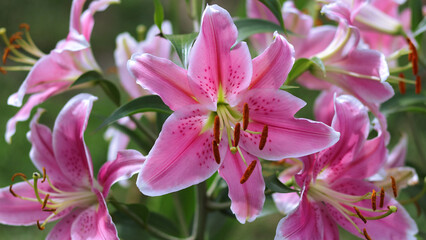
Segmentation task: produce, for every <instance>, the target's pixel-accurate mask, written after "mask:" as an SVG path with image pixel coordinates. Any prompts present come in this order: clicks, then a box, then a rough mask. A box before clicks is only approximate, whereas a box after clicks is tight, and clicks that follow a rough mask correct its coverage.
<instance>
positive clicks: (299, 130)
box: [239, 89, 339, 160]
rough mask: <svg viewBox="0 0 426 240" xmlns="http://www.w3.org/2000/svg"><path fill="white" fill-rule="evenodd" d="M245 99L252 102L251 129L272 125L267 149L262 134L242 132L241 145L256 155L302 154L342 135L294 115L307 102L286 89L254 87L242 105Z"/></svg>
mask: <svg viewBox="0 0 426 240" xmlns="http://www.w3.org/2000/svg"><path fill="white" fill-rule="evenodd" d="M244 103H247V104H248V106H249V115H250V123H249V125H248V129H249V130H250V131H254V132H262V129H263V127H264V125H267V126H268V129H269V130H268V137H267V142H266V145H265V148H264V149H263V150H259V140H260V137H261V135H260V134H252V133H248V132H243V133H242V134H241V140H240V146H241V148H243V149H244V150H246V151H247V152H249V153H251V154H253V155H255V156H258V157H261V158H264V159H268V160H281V159H283V158H288V157H300V156H304V155H308V154H311V153H315V152H318V151H320V150H322V149H324V148H327V147H330V146H331V145H333V144H334V143H336V142H337V140H338V139H339V133H337V132H336V131H334V130H333V129H332V128H330V127H328V126H326V125H325V124H323V123H319V122H315V121H311V120H308V119H302V118H298V119H296V118H294V114H295V113H296V112H297V111H298V110H299V109H300V108H302V107H303V106H304V105H305V102H304V101H302V100H301V99H299V98H297V97H294V96H293V95H291V94H290V93H287V92H285V91H279V90H272V89H253V90H250V91H248V92H247V94H245V96H244V97H243V98H242V100H241V102H240V105H239V107H240V108H241V109H242V108H243V104H244Z"/></svg>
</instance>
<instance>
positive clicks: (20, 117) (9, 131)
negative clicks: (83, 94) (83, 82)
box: [5, 83, 69, 143]
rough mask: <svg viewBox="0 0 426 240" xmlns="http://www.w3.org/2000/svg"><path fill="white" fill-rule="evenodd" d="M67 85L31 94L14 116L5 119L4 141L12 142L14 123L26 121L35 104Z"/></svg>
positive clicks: (59, 85)
mask: <svg viewBox="0 0 426 240" xmlns="http://www.w3.org/2000/svg"><path fill="white" fill-rule="evenodd" d="M68 85H69V84H68V83H64V84H58V85H57V86H53V87H51V88H49V89H47V90H46V91H44V92H41V93H37V94H33V95H32V96H31V97H30V98H29V99H28V101H27V102H26V103H25V104H24V106H23V107H22V108H21V109H20V110H19V111H18V113H16V114H15V116H13V117H12V118H11V119H9V120H8V121H7V125H6V133H5V139H6V142H8V143H11V142H12V137H13V135H15V132H16V124H17V123H18V122H23V121H26V120H27V119H28V118H29V117H30V114H31V111H32V109H33V108H34V107H35V106H37V105H39V104H40V103H42V102H44V101H45V100H46V99H48V98H50V97H51V96H53V95H56V94H58V93H60V92H62V91H64V90H65V89H66V88H67V87H68Z"/></svg>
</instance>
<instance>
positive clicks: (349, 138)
mask: <svg viewBox="0 0 426 240" xmlns="http://www.w3.org/2000/svg"><path fill="white" fill-rule="evenodd" d="M334 105H335V115H334V118H333V122H332V125H331V126H332V127H333V128H334V129H335V130H336V131H339V132H340V139H339V141H338V142H337V143H336V144H335V145H333V146H332V147H330V148H328V149H326V150H324V151H322V152H320V154H319V156H318V159H317V161H316V163H315V168H314V175H313V177H314V178H316V176H317V175H318V173H319V172H321V171H322V170H323V168H324V167H325V166H327V168H326V169H325V170H324V172H323V173H322V174H325V175H327V176H329V177H330V178H331V176H330V175H332V176H334V177H338V176H342V175H341V174H342V172H344V171H345V170H346V168H343V167H342V166H345V167H348V166H349V165H350V164H351V163H353V162H354V161H355V158H356V157H357V154H358V152H359V151H360V150H361V148H362V147H363V145H364V142H365V140H366V139H367V136H368V131H369V127H370V122H369V119H368V113H367V112H368V110H367V108H366V107H365V106H364V105H362V104H361V102H359V101H358V100H357V99H356V98H354V97H352V96H348V95H342V96H339V97H337V98H336V99H335V101H334Z"/></svg>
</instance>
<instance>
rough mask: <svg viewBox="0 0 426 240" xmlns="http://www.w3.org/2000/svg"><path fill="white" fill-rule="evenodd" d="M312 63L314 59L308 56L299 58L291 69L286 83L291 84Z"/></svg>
mask: <svg viewBox="0 0 426 240" xmlns="http://www.w3.org/2000/svg"><path fill="white" fill-rule="evenodd" d="M311 65H312V61H311V60H310V59H307V58H299V59H297V60H296V62H295V63H294V65H293V68H292V69H291V70H290V73H289V74H288V77H287V80H286V81H285V83H284V84H285V85H289V84H291V83H293V82H294V80H296V78H298V77H299V76H300V75H302V73H304V72H306V71H307V70H308V69H309V68H310V67H311Z"/></svg>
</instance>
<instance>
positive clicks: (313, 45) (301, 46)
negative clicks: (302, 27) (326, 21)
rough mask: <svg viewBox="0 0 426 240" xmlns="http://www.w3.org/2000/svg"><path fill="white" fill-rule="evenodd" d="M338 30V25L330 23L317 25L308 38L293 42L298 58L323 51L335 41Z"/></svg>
mask: <svg viewBox="0 0 426 240" xmlns="http://www.w3.org/2000/svg"><path fill="white" fill-rule="evenodd" d="M336 30H337V29H336V27H334V26H329V25H325V26H319V27H315V28H313V29H312V30H311V31H310V32H309V35H308V36H306V38H304V39H297V41H293V42H291V43H292V44H293V46H294V49H295V50H296V51H295V54H296V58H311V57H313V56H315V55H316V54H317V53H320V52H322V51H323V50H324V49H326V48H327V46H328V45H329V44H330V42H331V41H333V38H334V36H335V35H336Z"/></svg>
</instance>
